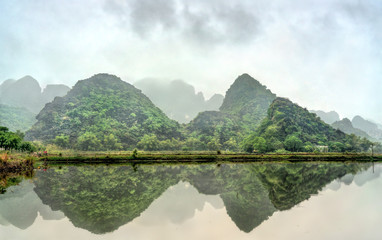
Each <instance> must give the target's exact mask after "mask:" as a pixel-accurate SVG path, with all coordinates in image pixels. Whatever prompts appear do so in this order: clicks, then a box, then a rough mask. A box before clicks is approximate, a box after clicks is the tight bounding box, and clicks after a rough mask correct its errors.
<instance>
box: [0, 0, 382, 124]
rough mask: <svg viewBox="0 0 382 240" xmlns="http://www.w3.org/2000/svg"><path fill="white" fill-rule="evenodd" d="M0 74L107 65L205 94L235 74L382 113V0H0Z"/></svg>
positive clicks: (67, 77) (311, 100)
mask: <svg viewBox="0 0 382 240" xmlns="http://www.w3.org/2000/svg"><path fill="white" fill-rule="evenodd" d="M0 10H1V14H0V82H1V81H3V80H5V79H8V78H14V79H18V78H20V77H22V76H24V75H31V76H33V77H34V78H36V79H37V80H39V81H40V82H41V83H43V84H47V83H64V84H67V85H69V86H72V85H74V84H75V82H76V81H77V80H80V79H85V78H88V77H90V76H92V75H94V74H96V73H100V72H107V73H112V74H115V75H117V76H119V77H121V78H122V79H123V80H126V81H127V82H130V83H134V82H135V81H137V80H139V79H142V78H147V77H150V78H158V79H161V80H167V81H170V80H174V79H182V80H184V81H185V82H188V83H190V84H192V85H194V86H195V88H196V89H197V90H198V91H202V92H203V93H205V95H206V96H207V97H209V96H211V95H212V94H213V93H215V92H216V93H222V94H224V93H225V91H226V90H227V89H228V88H229V86H230V85H231V84H232V82H233V81H234V79H235V78H236V77H237V76H238V75H240V74H242V73H249V74H250V75H251V76H253V77H254V78H256V79H257V80H259V81H260V82H261V83H262V84H265V85H266V86H268V88H270V89H271V90H272V91H273V92H275V93H276V94H277V95H279V96H282V97H288V98H290V99H291V100H292V101H294V102H297V103H299V104H300V105H301V106H303V107H307V108H308V109H316V110H318V109H321V110H326V111H328V110H336V111H337V112H339V114H340V115H341V117H353V116H354V115H357V114H359V115H362V116H364V117H366V118H371V119H374V120H377V121H379V122H382V111H381V110H382V94H381V93H382V1H374V0H362V1H361V0H359V1H355V0H347V1H342V0H341V1H339V0H338V1H336V0H316V1H311V0H295V1H281V0H280V1H268V0H264V1H262V0H260V1H254V0H249V1H217V0H211V1H207V0H184V1H181V0H155V1H154V0H112V1H106V0H81V1H78V0H65V1H63V0H60V1H59V0H45V1H42V0H34V1H30V0H17V1H11V0H0Z"/></svg>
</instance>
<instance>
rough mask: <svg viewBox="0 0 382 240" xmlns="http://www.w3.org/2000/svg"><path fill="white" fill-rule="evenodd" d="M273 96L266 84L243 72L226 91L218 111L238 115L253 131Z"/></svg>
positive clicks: (249, 129)
mask: <svg viewBox="0 0 382 240" xmlns="http://www.w3.org/2000/svg"><path fill="white" fill-rule="evenodd" d="M275 98H276V95H275V94H273V93H272V92H271V91H270V90H269V89H267V87H266V86H264V85H262V84H261V83H260V82H259V81H257V80H256V79H254V78H252V77H251V76H250V75H248V74H246V73H245V74H242V75H241V76H239V77H238V78H237V79H236V80H235V82H234V83H233V84H232V85H231V87H230V88H229V89H228V91H227V92H226V95H225V98H224V101H223V104H222V106H221V107H220V111H221V112H223V113H228V114H231V115H233V116H236V117H238V118H239V119H240V121H241V124H242V125H243V127H244V128H245V129H246V130H247V131H254V130H255V129H256V127H257V126H258V125H259V124H260V122H261V120H263V119H264V118H265V117H266V115H267V109H268V107H269V105H270V104H271V103H272V101H273V100H274V99H275Z"/></svg>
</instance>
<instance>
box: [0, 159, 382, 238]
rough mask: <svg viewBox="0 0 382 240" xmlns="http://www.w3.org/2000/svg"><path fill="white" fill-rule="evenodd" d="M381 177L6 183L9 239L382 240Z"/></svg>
mask: <svg viewBox="0 0 382 240" xmlns="http://www.w3.org/2000/svg"><path fill="white" fill-rule="evenodd" d="M381 172H382V165H381V164H375V165H372V164H355V163H354V164H342V163H341V164H340V163H330V164H329V163H325V164H323V163H320V164H318V163H315V164H304V163H298V164H281V163H272V164H259V163H257V164H227V165H215V164H212V165H168V166H166V165H160V166H147V165H139V166H134V167H133V166H131V165H125V166H103V165H98V166H62V167H51V168H49V169H47V170H37V171H35V172H34V174H33V176H30V177H29V178H21V177H15V176H13V177H11V178H8V179H7V180H5V179H2V181H1V184H2V186H3V188H2V192H3V193H2V194H0V239H1V240H13V239H14V240H22V239H28V240H31V239H38V240H44V239H49V240H50V239H81V240H82V239H113V240H114V239H134V240H137V239H166V240H168V239H176V240H179V239H182V240H183V239H190V240H191V239H192V240H194V239H198V240H199V239H230V240H231V239H336V240H337V239H347V240H349V239H382V230H381V226H382V177H381V174H380V173H381ZM4 186H5V187H4Z"/></svg>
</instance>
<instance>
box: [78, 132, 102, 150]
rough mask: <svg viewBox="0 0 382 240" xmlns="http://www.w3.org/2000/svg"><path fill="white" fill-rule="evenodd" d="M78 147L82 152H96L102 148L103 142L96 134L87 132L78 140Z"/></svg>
mask: <svg viewBox="0 0 382 240" xmlns="http://www.w3.org/2000/svg"><path fill="white" fill-rule="evenodd" d="M77 146H78V148H79V149H81V150H85V151H95V150H99V148H100V147H101V141H100V140H99V139H98V138H97V136H96V135H95V134H94V133H91V132H85V133H84V134H82V135H81V136H79V137H78V139H77Z"/></svg>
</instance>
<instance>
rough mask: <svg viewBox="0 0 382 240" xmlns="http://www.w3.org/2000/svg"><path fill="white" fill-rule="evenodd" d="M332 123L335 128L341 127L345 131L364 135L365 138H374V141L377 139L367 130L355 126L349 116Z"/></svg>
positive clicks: (360, 135)
mask: <svg viewBox="0 0 382 240" xmlns="http://www.w3.org/2000/svg"><path fill="white" fill-rule="evenodd" d="M331 125H332V127H334V128H335V129H339V130H341V131H342V132H344V133H347V134H355V135H357V136H359V137H364V138H367V139H369V140H372V141H374V140H375V139H373V138H372V137H370V136H369V135H368V134H367V133H366V132H365V131H362V130H361V129H358V128H355V127H353V124H352V122H351V121H350V120H349V119H348V118H344V119H342V120H340V121H336V122H334V123H333V124H331Z"/></svg>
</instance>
